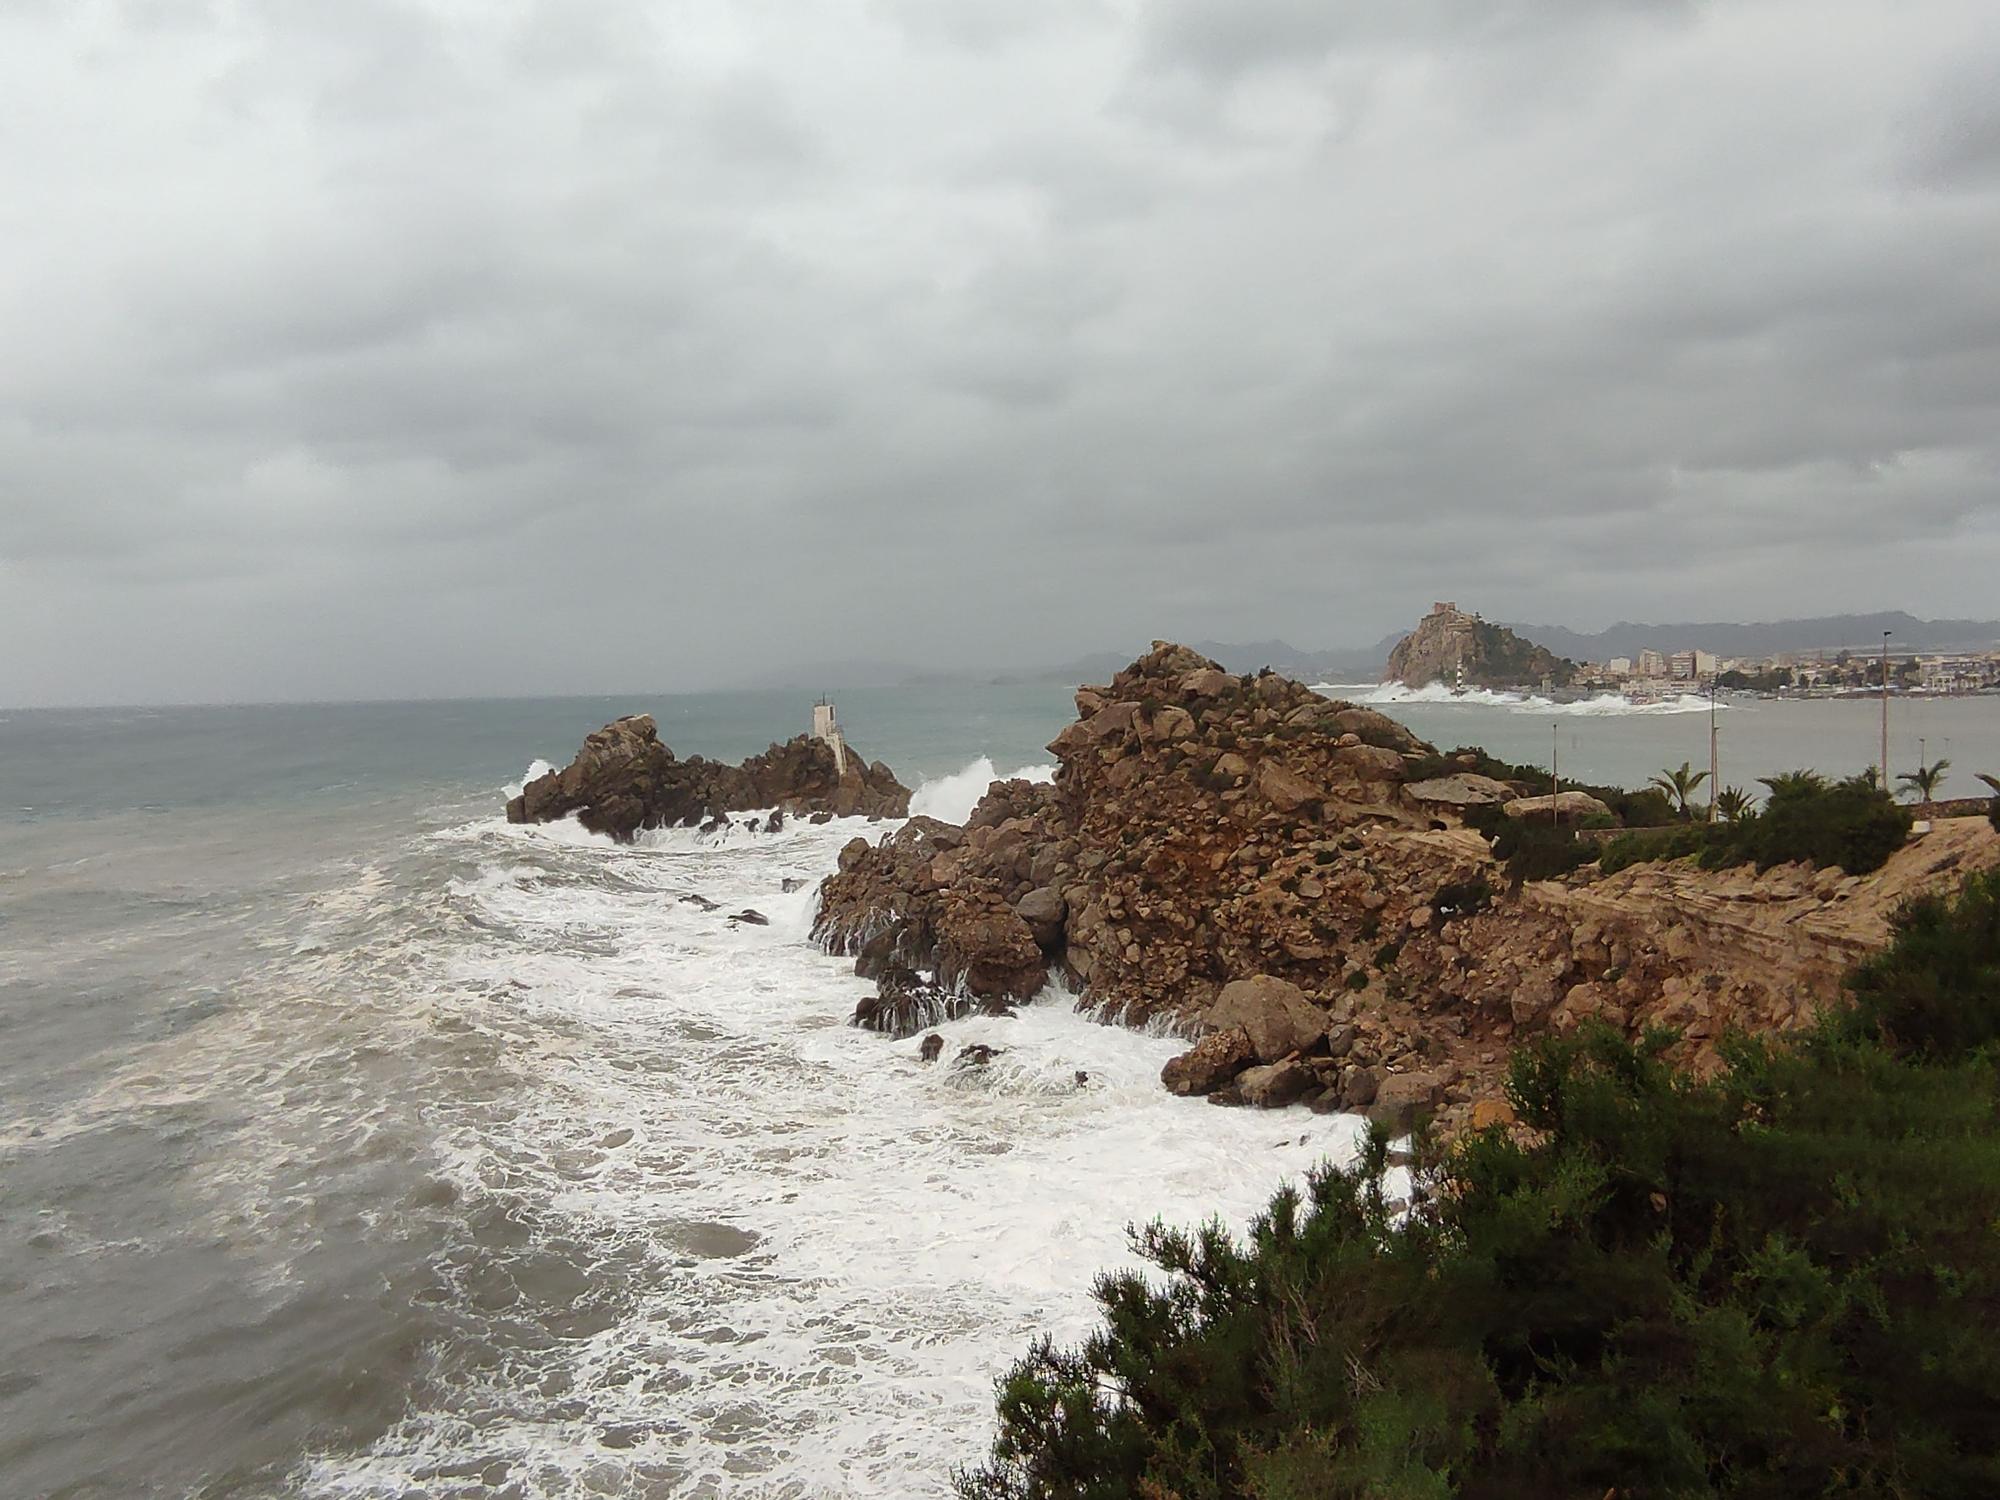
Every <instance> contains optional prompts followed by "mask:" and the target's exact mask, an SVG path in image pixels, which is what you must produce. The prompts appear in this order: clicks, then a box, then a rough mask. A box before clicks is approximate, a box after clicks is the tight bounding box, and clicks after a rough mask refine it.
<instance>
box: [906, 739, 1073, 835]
mask: <svg viewBox="0 0 2000 1500" xmlns="http://www.w3.org/2000/svg"><path fill="white" fill-rule="evenodd" d="M1010 779H1019V780H1022V781H1054V780H1055V779H1056V768H1055V767H1054V766H1053V765H1037V766H1022V767H1020V768H1019V769H1018V770H1013V771H1007V772H1001V771H997V770H995V769H994V766H993V761H992V758H991V757H990V756H985V755H982V756H980V757H979V759H977V760H975V761H974V762H972V764H971V765H969V766H967V767H966V768H965V769H964V770H962V771H954V772H952V774H951V775H949V776H938V777H933V778H932V779H931V780H929V781H926V782H924V783H923V785H921V786H919V787H918V788H917V789H916V791H915V792H913V793H912V794H911V796H910V816H912V817H924V818H936V819H937V820H938V821H939V822H942V823H963V822H964V821H965V820H966V819H967V818H969V817H971V816H972V809H973V808H975V807H977V806H978V805H979V799H980V798H981V797H984V796H985V795H986V789H987V788H988V787H989V786H991V785H992V784H993V783H994V782H996V781H1005V780H1010Z"/></svg>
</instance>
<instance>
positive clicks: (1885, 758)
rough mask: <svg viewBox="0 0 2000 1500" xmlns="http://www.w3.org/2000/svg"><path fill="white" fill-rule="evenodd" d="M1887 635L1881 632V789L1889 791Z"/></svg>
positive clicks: (1885, 632)
mask: <svg viewBox="0 0 2000 1500" xmlns="http://www.w3.org/2000/svg"><path fill="white" fill-rule="evenodd" d="M1889 635H1890V632H1888V631H1886V630H1885V631H1883V632H1882V791H1883V794H1884V795H1887V794H1888V791H1889Z"/></svg>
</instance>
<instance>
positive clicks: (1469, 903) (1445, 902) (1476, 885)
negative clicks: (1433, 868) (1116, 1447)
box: [1431, 879, 1493, 922]
mask: <svg viewBox="0 0 2000 1500" xmlns="http://www.w3.org/2000/svg"><path fill="white" fill-rule="evenodd" d="M1492 904H1493V887H1492V886H1490V885H1488V884H1487V883H1486V882H1485V880H1483V879H1474V880H1452V881H1447V882H1446V883H1445V884H1443V885H1441V886H1439V887H1438V888H1437V894H1436V895H1434V896H1432V897H1431V910H1432V911H1433V912H1435V913H1436V914H1437V918H1438V920H1439V921H1440V922H1449V921H1451V920H1452V919H1453V918H1455V917H1469V916H1471V915H1472V914H1473V913H1474V912H1476V911H1484V910H1485V909H1486V908H1487V907H1489V906H1491V905H1492Z"/></svg>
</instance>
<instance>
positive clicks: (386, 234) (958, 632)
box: [0, 0, 2000, 703]
mask: <svg viewBox="0 0 2000 1500" xmlns="http://www.w3.org/2000/svg"><path fill="white" fill-rule="evenodd" d="M1996 100H2000V14H1996V12H1995V11H1994V8H1993V7H1992V5H1991V4H1990V3H1989V0H1903V3H1892V0H1869V3H1862V0H1736V3H1732V4H1728V5H1723V4H1710V3H1697V0H1590V3H1585V0H1483V3H1477V4H1475V3H1473V0H1409V3H1405V4H1398V5H1394V6H1362V5H1347V6H1337V5H1327V4H1313V3H1306V0H1090V3H1074V4H1072V3H1055V0H1032V3H1030V0H1022V3H1016V4H1011V5H993V4H987V3H982V0H815V3H811V4H807V3H805V0H732V3H724V0H675V3H665V0H592V3H587V4H579V3H576V0H520V3H515V4H510V5H506V6H474V5H465V4H458V3H453V0H343V3H341V4H339V5H327V4H323V3H321V0H208V3H200V0H122V3H121V0H78V3H63V4H56V3H49V0H0V181H4V182H5V183H6V184H7V191H6V192H5V193H4V194H0V638H4V640H5V641H6V644H7V647H8V649H7V650H6V651H5V652H0V703H10V702H64V701H67V702H102V701H131V700H142V701H162V700H175V699H187V698H192V699H206V698H236V699H242V698H259V697H334V696H380V695H405V694H407V695H423V694H432V693H503V692H519V693H536V692H551V691H562V690H565V689H572V690H576V691H605V690H615V689H619V688H631V689H646V688H658V687H677V686H684V687H696V686H704V685H717V684H726V683H730V682H735V681H747V680H751V679H753V678H756V677H759V676H761V675H765V674H769V673H773V672H780V671H783V670H784V669H785V668H786V667H787V665H788V664H792V663H798V662H801V661H806V660H817V659H825V658H828V657H834V656H839V657H857V658H858V657H876V658H888V659H895V660H903V661H907V662H909V663H911V664H912V665H915V666H923V667H931V666H948V665H953V664H971V665H979V666H986V667H994V666H1009V665H1026V664H1032V663H1036V662H1041V661H1052V660H1060V659H1064V658H1066V657H1069V656H1072V655H1077V654H1080V653H1082V652H1085V651H1093V650H1098V649H1103V648H1107V647H1123V646H1131V645H1137V644H1140V643H1143V642H1144V641H1145V640H1146V639H1148V638H1150V637H1152V636H1155V635H1185V636H1190V637H1195V636H1207V637H1219V638H1224V639H1227V638H1231V637H1237V638H1244V637H1253V638H1265V637H1270V636H1273V635H1283V636H1286V637H1287V638H1289V639H1292V640H1294V641H1296V642H1297V643H1299V644H1301V645H1307V646H1320V645H1331V644H1339V643H1352V642H1361V641H1367V640H1371V639H1374V638H1376V637H1378V636H1379V635H1381V634H1382V633H1384V632H1385V631H1387V630H1389V629H1391V628H1393V627H1395V626H1397V625H1399V624H1401V623H1403V622H1405V621H1407V620H1408V619H1410V618H1411V617H1413V616H1414V615H1415V614H1416V613H1417V612H1419V611H1420V610H1421V609H1422V608H1424V607H1425V606H1426V605H1427V604H1428V602H1429V600H1430V599H1431V598H1432V597H1434V596H1435V597H1457V598H1459V599H1461V600H1463V601H1467V602H1468V603H1475V602H1476V607H1479V608H1481V609H1483V610H1484V611H1485V612H1486V613H1488V614H1489V615H1493V616H1499V617H1514V618H1534V619H1561V620H1565V621H1567V622H1568V623H1571V624H1574V625H1577V626H1579V627H1591V626H1596V625H1602V624H1604V623H1607V622H1608V621H1609V620H1611V619H1613V618H1617V617H1620V616H1623V617H1645V616H1648V615H1652V616H1655V617H1660V616H1667V617H1675V618H1689V617H1694V616H1698V615H1712V616H1718V617H1729V616H1735V617H1759V618H1769V617H1772V616H1775V615H1781V614H1786V613H1798V614H1804V613H1823V612H1831V611H1837V610H1841V609H1848V608H1853V609H1865V608H1892V607H1907V608H1910V609H1913V610H1916V611H1917V612H1920V613H1928V614H1954V615H1992V614H1996V613H2000V607H1996V605H1997V604H2000V601H1996V597H1995V595H1994V592H1993V588H1992V584H1991V579H1992V578H1993V577H1994V576H1997V575H2000V275H1995V274H1994V268H1995V267H1996V266H2000V106H1996V103H1995V101H1996Z"/></svg>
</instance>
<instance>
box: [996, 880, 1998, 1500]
mask: <svg viewBox="0 0 2000 1500" xmlns="http://www.w3.org/2000/svg"><path fill="white" fill-rule="evenodd" d="M1997 887H2000V877H1987V879H1986V881H1985V882H1984V883H1983V884H1975V885H1974V886H1972V887H1971V888H1969V889H1968V891H1967V892H1966V894H1965V895H1963V896H1961V897H1960V899H1959V900H1958V901H1957V902H1954V903H1940V904H1937V905H1935V906H1926V907H1920V908H1917V909H1913V910H1912V911H1911V912H1910V913H1908V914H1907V915H1906V916H1905V917H1904V918H1903V919H1902V921H1901V923H1900V928H1899V933H1898V936H1897V939H1896V942H1895V944H1894V945H1893V947H1892V948H1891V949H1890V950H1889V951H1888V953H1886V954H1885V955H1883V957H1882V958H1881V959H1878V960H1877V961H1875V963H1873V964H1871V965H1865V966H1863V968H1862V969H1861V970H1860V971H1858V972H1857V974H1856V975H1855V979H1854V994H1855V997H1856V999H1855V1004H1854V1006H1853V1007H1852V1008H1851V1009H1850V1010H1848V1011H1846V1012H1844V1013H1841V1014H1837V1015H1835V1016H1832V1017H1829V1018H1828V1019H1827V1020H1826V1021H1825V1022H1823V1023H1822V1024H1821V1025H1820V1026H1819V1027H1818V1028H1817V1029H1816V1030H1815V1031H1813V1032H1811V1033H1809V1034H1807V1035H1806V1036H1804V1037H1803V1038H1801V1039H1800V1040H1798V1041H1797V1042H1796V1043H1794V1044H1789V1045H1787V1044H1780V1043H1777V1042H1758V1043H1750V1042H1737V1043H1734V1044H1732V1045H1731V1046H1730V1047H1729V1048H1728V1049H1727V1052H1726V1058H1725V1061H1726V1066H1725V1068H1724V1069H1723V1071H1722V1072H1721V1073H1720V1074H1719V1075H1718V1076H1717V1077H1715V1078H1714V1079H1712V1080H1710V1081H1707V1082H1696V1081H1693V1080H1691V1079H1689V1078H1688V1077H1686V1076H1684V1075H1682V1074H1680V1073H1678V1072H1677V1071H1675V1070H1674V1069H1673V1068H1671V1067H1670V1066H1668V1065H1667V1064H1666V1063H1665V1061H1664V1060H1663V1057H1662V1051H1661V1049H1662V1046H1663V1044H1664V1042H1665V1038H1664V1037H1663V1036H1659V1035H1656V1036H1653V1037H1650V1038H1648V1039H1647V1041H1646V1042H1645V1043H1643V1044H1641V1045H1638V1046H1634V1045H1632V1044H1630V1043H1628V1042H1626V1041H1624V1040H1623V1039H1621V1038H1619V1037H1618V1036H1616V1035H1614V1034H1613V1033H1611V1032H1610V1031H1608V1030H1606V1029H1603V1028H1598V1027H1586V1028H1585V1029H1583V1030H1582V1031H1580V1032H1578V1033H1575V1034H1572V1035H1570V1036H1567V1037H1562V1038H1552V1039H1548V1040H1545V1041H1543V1042H1541V1043H1540V1044H1539V1045H1537V1046H1536V1047H1535V1048H1533V1049H1531V1050H1527V1051H1524V1052H1522V1053H1520V1054H1517V1056H1516V1057H1515V1060H1514V1066H1513V1072H1512V1078H1511V1090H1510V1091H1511V1095H1512V1098H1513V1101H1514V1104H1515V1107H1516V1109H1517V1110H1518V1111H1519V1113H1520V1116H1521V1118H1522V1120H1523V1122H1524V1123H1525V1124H1526V1125H1527V1126H1529V1127H1530V1128H1531V1132H1532V1133H1531V1134H1530V1135H1528V1136H1525V1137H1520V1138H1516V1137H1512V1136H1509V1135H1508V1134H1505V1133H1503V1132H1500V1131H1497V1130H1494V1131H1488V1132H1485V1133H1483V1134H1481V1135H1477V1136H1471V1137H1468V1138H1465V1139H1464V1140H1462V1141H1461V1142H1460V1143H1459V1144H1458V1145H1457V1146H1455V1147H1453V1148H1452V1149H1450V1150H1449V1151H1446V1152H1438V1151H1435V1150H1433V1149H1426V1151H1425V1153H1424V1158H1425V1161H1426V1163H1427V1164H1428V1165H1427V1168H1426V1171H1425V1174H1424V1175H1425V1180H1426V1182H1427V1184H1428V1186H1429V1191H1428V1192H1427V1193H1426V1194H1425V1195H1424V1196H1423V1197H1422V1198H1421V1200H1420V1201H1419V1203H1418V1204H1417V1206H1416V1207H1415V1208H1413V1209H1412V1210H1410V1211H1409V1212H1407V1213H1403V1212H1399V1210H1398V1208H1397V1206H1396V1205H1394V1204H1392V1203H1390V1202H1388V1201H1387V1200H1386V1198H1385V1194H1384V1190H1383V1187H1382V1182H1383V1171H1384V1168H1385V1167H1386V1165H1387V1153H1386V1143H1385V1142H1384V1141H1383V1139H1382V1138H1381V1137H1380V1136H1379V1135H1378V1136H1376V1137H1375V1138H1374V1139H1373V1140H1372V1141H1371V1143H1370V1147H1369V1149H1368V1152H1367V1154H1366V1155H1365V1156H1364V1158H1363V1160H1362V1161H1361V1162H1360V1163H1359V1164H1358V1166H1357V1167H1356V1168H1355V1169H1354V1170H1352V1171H1345V1172H1343V1171H1334V1170H1324V1171H1320V1172H1317V1173H1315V1174H1313V1175H1312V1176H1311V1177H1310V1178H1309V1180H1308V1182H1307V1183H1306V1185H1305V1187H1304V1188H1303V1190H1300V1189H1294V1188H1287V1189H1285V1190H1283V1191H1281V1192H1280V1193H1279V1194H1278V1195H1277V1196H1276V1197H1275V1198H1273V1200H1272V1201H1271V1204H1270V1206H1269V1208H1268V1209H1267V1211H1266V1212H1265V1213H1264V1214H1263V1215H1262V1216H1261V1217H1260V1218H1259V1219H1258V1220H1257V1221H1256V1223H1255V1224H1254V1225H1253V1226H1252V1228H1251V1231H1250V1234H1249V1236H1248V1237H1247V1238H1246V1239H1244V1240H1241V1241H1238V1240H1236V1239H1235V1238H1233V1237H1232V1236H1230V1235H1229V1234H1228V1233H1226V1232H1225V1231H1224V1230H1223V1229H1222V1227H1221V1226H1220V1225H1217V1224H1213V1223H1211V1224H1209V1225H1207V1226H1205V1227H1203V1228H1201V1229H1198V1230H1194V1231H1182V1230H1174V1229H1168V1228H1165V1227H1163V1226H1162V1225H1160V1224H1157V1223H1156V1224H1153V1225H1151V1226H1150V1227H1148V1228H1145V1229H1142V1230H1139V1231H1137V1232H1136V1233H1135V1235H1134V1239H1135V1243H1136V1246H1137V1248H1138V1250H1139V1252H1140V1253H1141V1255H1142V1256H1143V1257H1144V1258H1145V1259H1146V1260H1147V1261H1149V1262H1150V1270H1149V1272H1147V1273H1140V1272H1129V1271H1128V1272H1122V1273H1119V1274H1116V1275H1110V1276H1106V1277H1104V1278H1102V1279H1101V1280H1100V1281H1099V1283H1098V1285H1097V1297H1098V1301H1099V1303H1100V1305H1101V1307H1102V1309H1103V1315H1104V1322H1103V1326H1102V1327H1101V1329H1100V1330H1099V1331H1098V1332H1097V1333H1096V1334H1094V1335H1093V1336H1092V1337H1091V1338H1090V1339H1089V1340H1088V1341H1087V1342H1086V1343H1084V1344H1083V1345H1082V1346H1081V1347H1080V1348H1076V1349H1059V1348H1057V1347H1056V1346H1054V1345H1053V1344H1051V1343H1049V1342H1047V1341H1044V1342H1042V1343H1040V1344H1038V1345H1036V1346H1035V1347H1034V1348H1032V1349H1031V1350H1030V1351H1029V1353H1028V1355H1027V1356H1026V1357H1025V1358H1024V1359H1023V1360H1022V1361H1021V1362H1020V1363H1019V1364H1017V1365H1016V1366H1015V1367H1014V1368H1013V1370H1012V1371H1011V1372H1009V1374H1008V1375H1007V1376H1006V1377H1005V1378H1004V1379H1003V1380H1002V1381H1001V1383H1000V1386H999V1408H998V1414H999V1426H998V1435H997V1437H996V1439H995V1442H994V1445H993V1448H992V1452H991V1457H990V1459H989V1461H988V1462H987V1463H986V1464H985V1465H984V1466H983V1467H981V1468H979V1469H976V1470H973V1471H970V1472H967V1473H963V1474H961V1475H960V1476H959V1478H958V1488H959V1492H960V1494H961V1495H964V1496H967V1497H972V1500H1031V1497H1032V1500H1043V1497H1049V1500H1053V1497H1065V1500H1086V1497H1088V1500H1099V1497H1101V1500H1111V1497H1122V1496H1153V1497H1165V1496H1176V1497H1180V1500H1231V1497H1246V1500H1247V1497H1253V1496H1254V1497H1263V1500H1275V1497H1300V1500H1303V1497H1324V1500H1333V1497H1344V1500H1363V1497H1377V1496H1393V1497H1445V1496H1465V1497H1477V1500H1501V1497H1514V1496H1546V1497H1550V1500H1566V1497H1572V1496H1574V1497H1587V1500H1597V1497H1600V1496H1603V1495H1606V1494H1616V1495H1618V1496H1621V1497H1655V1496H1657V1497H1683V1496H1685V1497H1697V1496H1701V1497H1720V1500H1790V1497H1795V1496H1814V1497H1823V1496H1834V1495H1839V1496H1851V1497H1868V1500H1900V1497H1909V1500H1915V1497H1919V1496H1921V1497H1926V1500H1973V1497H1987V1496H1992V1495H1995V1494H2000V1422H1996V1421H1995V1420H1994V1413H1995V1412H1996V1411H2000V1346H1997V1344H1996V1339H1995V1336H1994V1333H1995V1330H1996V1329H2000V1233H1996V1232H1995V1225H1996V1224H2000V1125H1997V1124H1996V1104H2000V1073H1997V1072H1996V1066H1995V1053H1996V1052H2000V1043H1997V1042H1996V1040H1995V1038H1996V1034H2000V987H1996V985H1995V983H1994V981H1993V971H1992V963H1993V955H1994V942H1993V927H1992V924H1993V921H1994V910H1995V905H1996V901H2000V888H1997Z"/></svg>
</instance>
